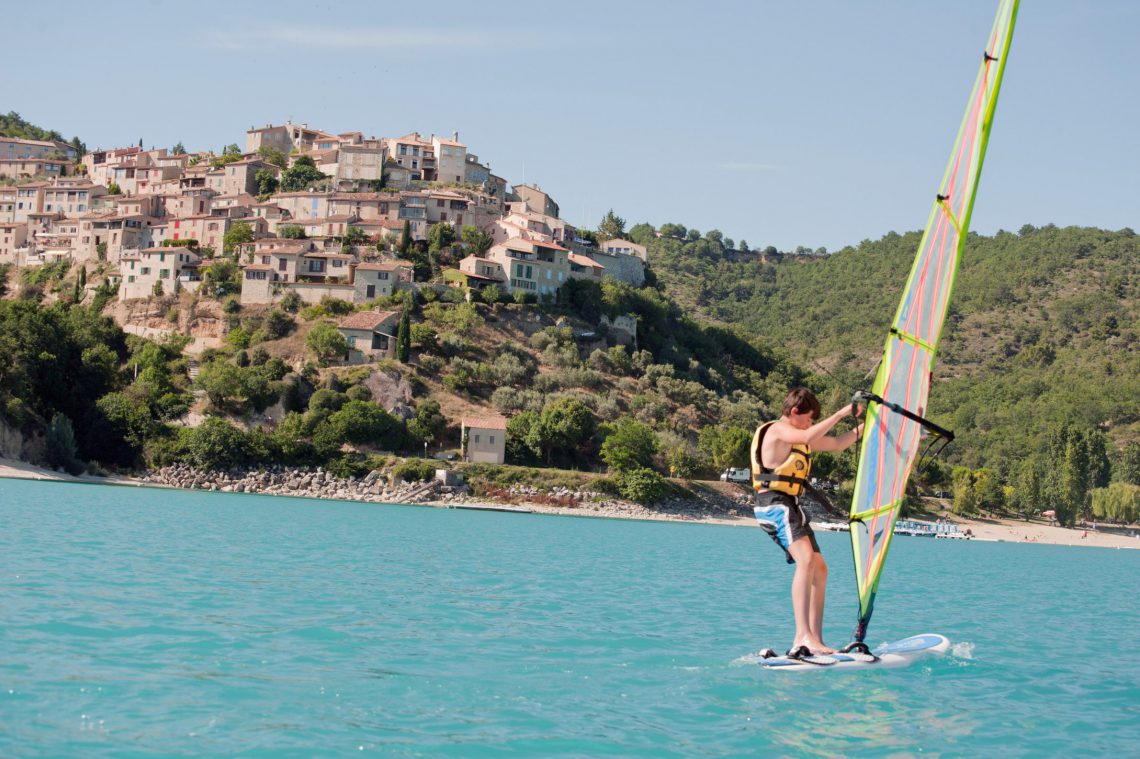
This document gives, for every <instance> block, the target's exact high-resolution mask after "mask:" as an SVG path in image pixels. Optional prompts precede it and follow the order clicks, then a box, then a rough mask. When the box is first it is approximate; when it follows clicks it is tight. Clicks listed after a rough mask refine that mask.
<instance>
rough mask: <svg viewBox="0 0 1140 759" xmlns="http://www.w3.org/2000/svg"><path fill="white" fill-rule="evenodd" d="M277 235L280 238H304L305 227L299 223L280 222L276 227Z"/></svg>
mask: <svg viewBox="0 0 1140 759" xmlns="http://www.w3.org/2000/svg"><path fill="white" fill-rule="evenodd" d="M277 236H278V237H280V238H281V239H282V240H304V239H306V235H305V228H304V227H302V226H301V225H300V224H282V225H281V226H279V227H277Z"/></svg>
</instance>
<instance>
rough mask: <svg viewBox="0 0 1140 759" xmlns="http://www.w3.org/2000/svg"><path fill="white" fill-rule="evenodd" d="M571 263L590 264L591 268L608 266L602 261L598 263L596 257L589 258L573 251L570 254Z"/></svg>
mask: <svg viewBox="0 0 1140 759" xmlns="http://www.w3.org/2000/svg"><path fill="white" fill-rule="evenodd" d="M570 263H572V264H578V265H579V266H588V267H589V268H591V269H604V268H606V267H604V266H602V265H601V264H600V263H598V262H597V261H595V260H594V259H592V258H587V257H586V256H580V255H578V254H577V253H571V254H570Z"/></svg>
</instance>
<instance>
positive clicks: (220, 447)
mask: <svg viewBox="0 0 1140 759" xmlns="http://www.w3.org/2000/svg"><path fill="white" fill-rule="evenodd" d="M187 438H188V439H187V440H186V448H187V454H188V457H189V461H190V463H191V464H192V465H193V466H195V467H197V468H198V469H202V470H204V471H210V470H216V469H229V468H231V467H234V466H236V465H238V464H240V463H242V462H243V461H244V460H245V455H246V445H245V433H244V432H242V431H241V430H240V429H238V428H237V427H235V426H233V425H232V424H230V423H229V422H227V421H225V420H224V419H219V418H218V417H216V416H211V417H207V418H206V420H205V421H204V422H202V423H201V424H200V425H198V426H197V427H195V428H194V429H193V430H191V431H190V433H189V434H188V435H187Z"/></svg>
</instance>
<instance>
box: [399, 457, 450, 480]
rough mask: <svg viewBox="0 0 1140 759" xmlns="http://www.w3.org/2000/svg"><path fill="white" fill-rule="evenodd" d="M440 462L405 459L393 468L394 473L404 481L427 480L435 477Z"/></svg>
mask: <svg viewBox="0 0 1140 759" xmlns="http://www.w3.org/2000/svg"><path fill="white" fill-rule="evenodd" d="M438 463H439V462H436V461H429V460H427V459H405V460H404V462H403V463H401V464H399V465H398V466H397V467H396V468H395V469H393V470H392V474H393V475H394V476H396V477H398V478H399V479H401V480H403V481H404V482H426V481H427V480H430V479H431V478H433V477H435V470H436V465H437V464H438Z"/></svg>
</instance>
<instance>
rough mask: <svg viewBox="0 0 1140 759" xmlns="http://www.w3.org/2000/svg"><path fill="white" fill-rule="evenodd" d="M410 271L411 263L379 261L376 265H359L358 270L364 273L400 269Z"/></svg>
mask: <svg viewBox="0 0 1140 759" xmlns="http://www.w3.org/2000/svg"><path fill="white" fill-rule="evenodd" d="M401 267H403V268H405V269H410V268H412V263H411V262H410V261H377V262H376V263H367V264H357V266H356V268H357V269H363V270H364V271H393V270H395V269H399V268H401Z"/></svg>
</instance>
